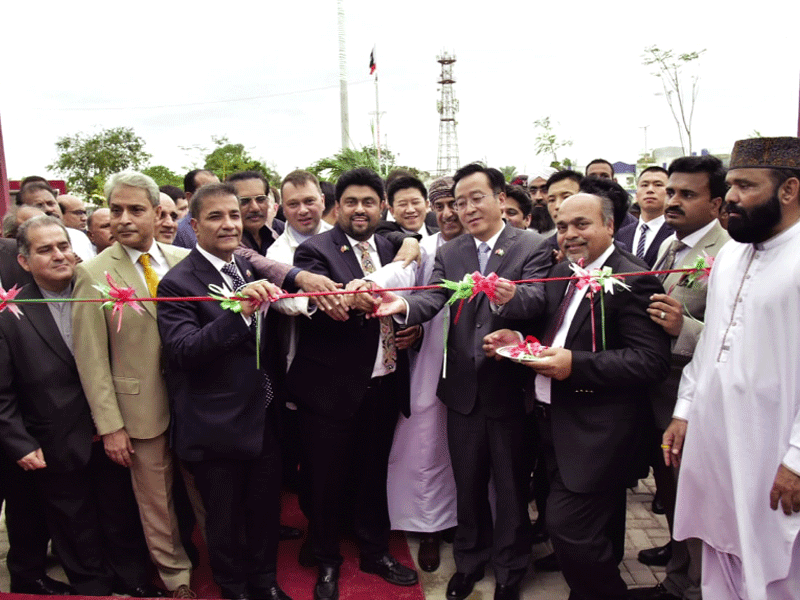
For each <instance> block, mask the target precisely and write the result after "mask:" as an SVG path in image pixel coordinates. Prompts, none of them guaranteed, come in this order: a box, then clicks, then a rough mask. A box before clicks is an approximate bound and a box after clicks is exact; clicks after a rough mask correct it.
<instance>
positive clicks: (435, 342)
mask: <svg viewBox="0 0 800 600" xmlns="http://www.w3.org/2000/svg"><path fill="white" fill-rule="evenodd" d="M452 186H453V179H452V177H443V178H441V179H438V180H436V181H434V182H433V183H432V184H431V189H430V194H429V201H430V203H431V205H432V206H433V209H434V211H435V213H436V220H437V224H438V225H439V232H438V233H435V234H433V235H431V236H428V237H426V238H424V239H423V240H422V242H420V248H421V251H422V260H421V264H420V265H418V266H417V265H416V264H415V263H412V264H411V265H409V266H408V267H406V268H402V265H401V264H400V263H392V264H390V265H388V266H386V267H383V268H382V269H379V270H378V271H377V272H376V273H373V274H372V275H370V276H369V277H368V278H367V279H369V280H370V281H373V282H374V283H376V284H377V285H378V286H379V287H384V288H386V287H410V286H419V285H427V283H428V280H429V279H430V276H431V273H432V271H433V262H434V257H435V255H436V251H437V250H438V249H439V247H440V246H441V245H442V244H444V243H446V242H448V241H450V240H451V239H453V238H455V237H456V236H458V235H461V233H463V231H464V228H463V226H462V225H461V222H460V221H459V219H458V215H457V214H456V212H455V210H454V208H453V202H454V201H455V199H454V198H453V195H452ZM445 313H446V309H443V310H442V311H441V312H439V314H437V315H436V316H435V317H434V318H433V319H431V320H430V321H428V322H427V323H424V324H423V325H422V327H423V328H424V334H423V339H422V344H421V346H420V348H419V350H418V351H413V350H411V351H410V352H409V362H410V367H411V386H410V389H411V416H410V417H409V418H405V417H404V416H402V415H401V416H400V418H399V420H398V423H397V428H396V429H395V433H394V441H393V443H392V451H391V454H390V455H389V472H388V478H387V495H388V500H389V518H390V520H391V523H392V529H399V530H402V531H412V532H415V533H420V534H423V535H422V537H421V540H420V550H419V556H418V562H419V565H420V567H421V568H422V569H423V570H425V571H435V570H436V568H438V566H439V544H440V542H441V532H442V531H444V530H446V529H450V528H451V527H455V526H456V525H457V520H456V484H455V481H454V479H453V468H452V466H451V464H450V454H449V452H448V449H447V408H446V407H445V405H444V404H442V403H441V402H440V401H439V398H438V397H437V396H436V387H437V385H438V384H439V377H440V376H441V372H442V358H443V356H444V336H443V326H444V316H445Z"/></svg>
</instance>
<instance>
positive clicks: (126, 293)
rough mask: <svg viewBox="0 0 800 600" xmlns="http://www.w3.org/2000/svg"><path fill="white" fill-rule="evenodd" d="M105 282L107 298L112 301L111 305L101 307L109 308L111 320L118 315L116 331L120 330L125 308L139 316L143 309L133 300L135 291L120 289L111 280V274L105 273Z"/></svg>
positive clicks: (128, 288)
mask: <svg viewBox="0 0 800 600" xmlns="http://www.w3.org/2000/svg"><path fill="white" fill-rule="evenodd" d="M106 281H108V285H109V288H110V289H109V290H108V296H109V297H110V298H111V299H112V300H113V301H114V302H113V304H112V303H106V304H104V305H103V306H104V307H106V308H108V307H109V306H111V319H112V320H113V319H114V315H115V314H117V313H119V317H118V320H117V331H119V330H120V328H121V327H122V311H123V310H124V308H125V307H126V306H130V307H131V308H132V309H133V310H135V311H136V312H137V313H139V314H141V313H142V311H143V310H144V307H143V306H142V305H141V304H139V303H138V302H137V301H136V300H134V298H136V290H134V289H133V288H132V287H127V288H121V287H119V286H118V285H117V282H116V281H114V280H113V279H112V278H111V274H110V273H108V272H106Z"/></svg>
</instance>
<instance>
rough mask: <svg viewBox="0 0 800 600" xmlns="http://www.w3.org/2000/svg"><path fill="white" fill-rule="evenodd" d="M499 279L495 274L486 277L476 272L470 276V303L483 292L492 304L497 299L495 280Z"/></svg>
mask: <svg viewBox="0 0 800 600" xmlns="http://www.w3.org/2000/svg"><path fill="white" fill-rule="evenodd" d="M498 279H500V278H499V277H498V276H497V273H490V274H489V275H487V276H486V277H484V276H483V275H481V274H480V273H479V272H478V271H475V272H474V273H473V274H472V281H473V283H474V286H473V288H472V295H471V296H470V297H469V299H470V301H472V299H473V298H474V297H475V296H477V295H478V294H479V293H480V292H483V293H484V294H486V295H487V296H488V297H489V300H491V301H492V302H494V301H495V300H496V299H497V280H498Z"/></svg>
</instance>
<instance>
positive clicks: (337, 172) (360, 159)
mask: <svg viewBox="0 0 800 600" xmlns="http://www.w3.org/2000/svg"><path fill="white" fill-rule="evenodd" d="M358 167H367V168H369V169H372V170H373V171H375V172H376V173H378V174H380V175H381V176H382V177H386V176H387V175H388V174H389V172H391V171H393V170H395V169H403V170H406V171H408V172H409V173H411V174H412V175H414V176H415V177H417V178H419V179H423V180H424V179H427V178H429V177H430V175H429V174H428V173H426V172H425V171H420V170H419V169H415V168H414V167H405V166H402V165H398V164H397V161H396V158H395V155H394V154H393V153H392V152H391V151H390V150H389V149H388V148H384V147H383V146H381V160H380V163H379V162H378V151H377V150H376V148H375V146H363V147H362V148H361V149H360V150H356V149H354V148H345V149H343V150H340V151H339V152H337V153H336V154H334V155H333V156H328V157H326V158H321V159H319V160H318V161H317V162H315V163H314V164H312V165H311V166H310V167H308V170H309V171H310V172H311V173H313V174H314V175H316V176H317V177H320V178H321V179H324V180H326V181H331V182H334V183H335V182H336V181H337V180H338V179H339V177H340V176H341V175H342V173H346V172H347V171H351V170H353V169H356V168H358Z"/></svg>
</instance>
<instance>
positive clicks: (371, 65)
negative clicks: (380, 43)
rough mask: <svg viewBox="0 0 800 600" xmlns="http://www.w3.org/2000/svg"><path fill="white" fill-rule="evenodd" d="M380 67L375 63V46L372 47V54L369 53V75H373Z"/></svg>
mask: <svg viewBox="0 0 800 600" xmlns="http://www.w3.org/2000/svg"><path fill="white" fill-rule="evenodd" d="M377 68H378V65H377V64H376V63H375V46H373V47H372V52H370V53H369V74H370V75H372V74H373V73H374V72H375V69H377Z"/></svg>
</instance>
